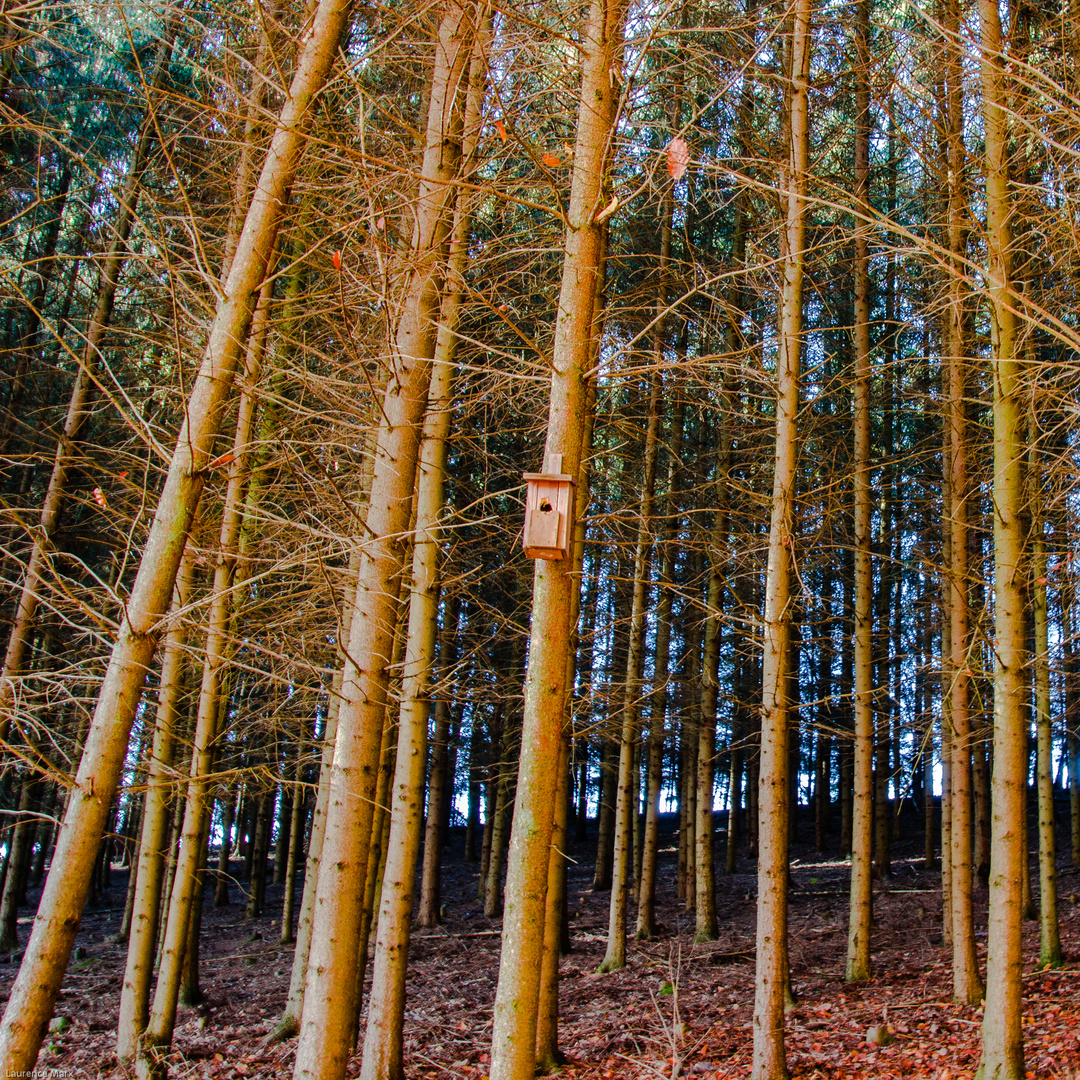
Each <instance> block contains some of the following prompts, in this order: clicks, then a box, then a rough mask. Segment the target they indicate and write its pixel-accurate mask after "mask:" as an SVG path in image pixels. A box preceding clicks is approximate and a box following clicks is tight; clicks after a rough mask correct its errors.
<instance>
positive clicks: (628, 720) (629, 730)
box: [600, 370, 661, 972]
mask: <svg viewBox="0 0 1080 1080" xmlns="http://www.w3.org/2000/svg"><path fill="white" fill-rule="evenodd" d="M660 386H661V382H660V376H659V374H658V373H657V372H656V371H655V370H654V371H652V372H651V373H650V375H649V403H648V412H647V417H648V419H647V422H646V429H645V445H644V447H643V448H642V455H643V469H644V474H643V478H642V484H641V518H640V525H639V527H638V534H637V543H636V545H635V550H634V569H633V574H634V578H633V581H634V590H633V594H632V599H631V602H630V633H629V641H628V643H627V651H626V682H625V684H624V687H623V700H622V732H621V735H620V739H619V779H618V787H617V790H616V801H615V850H614V858H613V860H612V871H611V903H610V905H609V908H608V940H607V951H606V953H605V955H604V959H603V962H602V963H601V964H600V971H601V972H608V971H615V970H617V969H618V968H622V967H625V966H626V920H627V908H628V905H629V900H630V897H629V892H630V877H631V870H632V866H633V857H634V844H633V836H632V829H631V825H632V822H631V818H632V817H636V816H637V810H638V788H639V780H638V770H637V769H636V768H635V767H634V758H635V753H634V750H635V747H636V745H637V743H638V718H639V716H640V714H641V696H642V673H643V671H644V664H645V603H646V598H647V593H648V586H649V580H648V578H649V552H650V550H651V548H652V535H651V534H652V508H653V496H654V494H655V487H656V457H657V453H658V451H659V439H658V433H659V429H660Z"/></svg>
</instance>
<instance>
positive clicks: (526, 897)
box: [490, 0, 625, 1080]
mask: <svg viewBox="0 0 1080 1080" xmlns="http://www.w3.org/2000/svg"><path fill="white" fill-rule="evenodd" d="M624 16H625V7H624V5H623V3H622V0H612V2H610V3H609V2H608V0H592V2H591V4H590V7H589V14H588V17H587V21H586V25H585V27H584V28H583V32H582V35H581V44H580V49H581V57H582V60H581V63H582V75H581V91H580V95H579V99H578V119H577V137H576V145H575V149H574V162H573V170H572V179H571V189H570V201H569V206H568V215H567V216H568V224H569V229H568V231H567V234H566V238H565V247H564V259H563V278H562V288H561V292H560V296H559V305H558V314H557V317H556V323H555V341H554V345H553V357H552V374H551V403H550V411H549V415H548V432H547V442H546V446H545V457H546V456H547V455H560V456H561V463H562V471H564V472H565V473H568V474H569V475H571V476H577V475H578V473H579V470H580V464H581V461H580V458H581V449H582V431H583V425H584V412H585V407H586V398H587V392H586V380H585V369H586V365H587V364H588V363H589V361H590V357H591V355H592V341H593V333H594V319H595V302H594V297H595V294H596V280H597V276H598V275H599V274H600V273H601V272H602V265H601V258H600V256H601V252H602V243H601V231H602V225H598V224H597V223H596V220H595V219H596V215H597V214H598V212H599V211H600V210H601V209H603V207H604V205H605V203H607V201H608V199H607V196H606V193H605V192H604V191H603V178H604V176H605V173H606V163H607V161H608V158H609V154H610V140H611V136H612V130H613V127H614V122H615V109H616V106H617V101H618V90H617V86H618V81H617V79H616V74H617V72H618V70H619V67H620V64H621V56H622V27H623V19H624ZM571 516H572V513H571ZM567 525H568V529H572V527H573V525H574V522H573V521H568V522H567ZM568 535H573V533H572V532H568ZM572 569H573V560H571V559H561V560H557V561H553V562H544V561H540V562H538V563H537V566H536V574H535V578H534V583H533V619H532V633H531V642H530V648H529V667H528V673H527V676H526V682H525V715H524V725H523V731H522V753H521V765H520V772H519V777H518V800H517V806H516V808H515V812H514V825H513V840H512V842H511V847H510V864H509V871H508V874H507V913H506V916H505V918H504V920H503V940H502V954H501V963H500V967H499V983H498V989H497V991H496V996H495V1016H494V1027H493V1031H492V1050H491V1068H490V1077H491V1080H520V1078H521V1077H528V1076H532V1074H533V1070H534V1066H535V1060H536V1017H537V1005H538V999H539V974H540V966H541V965H540V958H541V955H542V949H543V941H542V928H543V925H544V908H545V900H546V893H547V880H548V870H549V862H550V860H549V851H550V847H551V834H552V829H553V827H554V817H553V814H552V807H551V792H552V791H555V790H556V789H557V785H558V769H559V752H558V751H559V745H560V740H561V739H562V727H563V722H564V717H565V710H566V695H567V689H568V688H567V685H566V671H567V648H568V644H569V641H570V633H571V629H572V628H571V626H570V615H571V609H572V601H571V594H572V591H573V590H574V589H576V588H578V581H577V578H576V577H573V576H572V575H571V573H570V571H571V570H572Z"/></svg>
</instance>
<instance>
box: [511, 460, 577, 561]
mask: <svg viewBox="0 0 1080 1080" xmlns="http://www.w3.org/2000/svg"><path fill="white" fill-rule="evenodd" d="M561 469H562V454H545V455H544V471H543V472H540V473H528V472H527V473H525V474H524V480H525V532H524V535H523V537H522V546H523V547H524V548H525V554H526V555H527V556H528V557H529V558H530V559H565V558H567V557H568V556H569V555H570V496H571V492H572V491H573V488H574V478H573V477H572V476H567V475H566V473H563V472H561V471H560V470H561Z"/></svg>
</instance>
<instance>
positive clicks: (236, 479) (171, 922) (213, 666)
mask: <svg viewBox="0 0 1080 1080" xmlns="http://www.w3.org/2000/svg"><path fill="white" fill-rule="evenodd" d="M272 290H273V281H272V279H271V280H268V281H267V282H266V283H264V285H263V287H262V293H261V295H260V298H259V303H258V308H257V311H256V314H255V317H254V319H253V321H252V328H251V341H250V343H249V345H248V350H247V364H246V371H245V384H246V385H245V389H244V392H243V393H242V394H241V397H240V407H239V411H238V413H237V418H236V432H235V436H234V438H233V444H232V454H231V457H232V460H231V462H230V464H229V480H228V486H227V488H226V492H225V506H224V509H223V511H222V515H221V531H220V536H219V539H218V552H217V564H216V566H215V567H214V581H213V584H212V586H211V591H210V610H209V612H208V614H207V631H206V651H205V655H204V659H203V669H202V686H201V687H200V690H199V707H198V713H197V716H196V720H195V740H194V742H195V744H194V747H193V749H192V754H191V772H190V776H189V777H188V783H187V799H186V804H185V807H184V824H183V829H182V832H181V839H180V850H179V851H178V852H177V855H176V872H175V875H174V877H173V887H172V893H171V896H170V898H169V909H168V921H167V923H166V927H165V943H164V946H163V948H162V954H161V957H160V961H159V964H158V981H157V988H156V990H155V993H154V1004H153V1008H152V1010H151V1013H150V1016H149V1018H148V1020H147V1024H146V1028H145V1030H144V1031H143V1033H142V1037H141V1038H140V1040H139V1049H138V1053H137V1065H138V1071H139V1074H140V1075H150V1074H154V1075H158V1074H160V1073H161V1072H162V1069H163V1066H162V1064H161V1062H162V1059H163V1057H164V1052H165V1051H166V1050H167V1048H168V1047H169V1045H170V1044H171V1043H172V1035H173V1028H174V1026H175V1024H176V1006H177V1000H178V995H179V993H180V979H181V973H182V970H183V964H184V959H185V956H186V954H187V951H188V949H187V941H188V937H189V923H190V921H191V918H192V907H193V905H194V904H196V903H198V902H200V901H201V898H202V886H203V877H202V875H201V874H200V868H201V864H202V862H203V861H204V858H205V853H204V850H203V849H204V848H205V846H206V839H207V834H208V831H209V825H210V822H209V815H210V808H211V806H212V805H213V802H212V799H211V798H210V796H209V790H208V789H209V785H210V779H211V776H212V773H213V767H214V755H215V752H216V748H217V738H218V731H219V725H220V721H221V718H222V716H223V714H224V711H225V700H226V699H227V695H223V693H222V683H223V676H224V672H225V664H226V649H227V647H228V639H229V635H228V629H229V612H230V609H231V606H232V595H233V593H232V586H233V571H234V569H235V567H236V544H237V539H238V538H239V534H240V522H241V510H242V506H243V491H244V484H245V482H246V480H247V475H248V460H249V457H250V444H251V433H252V428H253V426H254V420H255V387H256V386H257V385H258V382H259V377H260V374H261V372H262V359H263V354H264V351H265V346H266V334H267V329H268V321H269V306H270V294H271V292H272ZM264 798H265V797H264ZM261 804H262V802H261V801H260V805H261ZM252 839H253V841H254V840H255V837H253V838H252ZM256 846H257V844H256ZM264 861H265V860H264Z"/></svg>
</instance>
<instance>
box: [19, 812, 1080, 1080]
mask: <svg viewBox="0 0 1080 1080" xmlns="http://www.w3.org/2000/svg"><path fill="white" fill-rule="evenodd" d="M666 843H667V849H666V850H665V851H664V853H663V855H662V862H661V870H660V881H659V885H658V892H657V895H658V905H657V918H658V921H659V922H660V923H662V924H663V928H662V929H661V931H660V933H659V934H658V936H657V937H656V938H654V939H653V940H651V941H647V942H631V943H630V945H629V947H628V965H627V967H626V968H625V969H623V970H622V971H618V972H615V973H613V974H611V975H604V976H599V975H596V974H595V972H596V969H597V967H598V966H599V964H600V961H601V959H602V958H603V954H604V946H605V936H606V932H607V911H608V894H607V893H593V892H590V891H589V886H590V885H591V882H592V869H591V867H590V865H589V864H590V863H591V861H592V858H593V853H594V844H593V843H592V841H590V842H589V843H587V844H586V843H582V844H579V845H576V846H575V847H574V848H573V849H572V850H571V852H570V854H571V856H572V857H573V858H574V859H577V860H579V861H578V862H577V863H575V864H573V865H571V868H570V909H571V930H572V939H573V951H572V952H571V953H570V954H569V955H568V956H566V957H564V958H563V961H562V968H561V986H560V1005H561V1031H560V1045H561V1047H562V1049H563V1051H564V1053H565V1054H566V1055H567V1057H568V1059H569V1061H568V1064H567V1067H566V1068H565V1069H564V1070H563V1072H562V1074H561V1075H562V1076H563V1077H565V1078H566V1080H610V1078H620V1080H621V1078H626V1080H646V1078H671V1077H672V1076H673V1074H674V1075H678V1076H691V1077H699V1078H702V1080H722V1078H728V1077H730V1078H733V1080H734V1078H736V1077H746V1076H748V1075H749V1064H750V1054H751V1025H750V1021H751V1015H752V1009H753V978H754V967H753V949H754V939H753V934H754V903H755V901H754V896H755V892H756V877H755V867H754V864H753V862H751V861H749V860H747V859H745V858H740V859H739V861H738V864H737V867H736V870H737V872H736V873H735V874H734V875H732V876H730V877H729V876H725V875H723V874H722V873H721V874H719V875H718V878H717V909H718V912H719V915H720V936H719V940H717V941H715V942H710V943H707V944H701V945H695V944H693V929H694V927H693V915H692V913H687V912H686V911H685V909H684V908H683V905H682V904H681V903H679V902H677V901H676V900H675V899H674V895H673V893H674V878H675V853H674V848H673V847H672V846H671V836H670V834H668V835H667V837H666ZM917 854H918V855H920V856H921V840H919V841H918V846H916V843H915V842H912V843H909V844H904V843H900V844H898V845H897V846H896V847H895V848H894V857H895V861H894V863H893V876H892V879H891V880H890V881H888V882H877V883H875V930H874V938H873V961H874V973H875V974H874V979H873V981H871V982H869V983H867V984H864V985H860V986H857V987H852V986H846V985H845V984H844V982H843V970H844V957H845V950H846V927H847V917H846V905H847V887H848V867H847V865H846V863H844V862H841V861H839V860H838V859H837V858H836V857H835V855H834V856H829V855H825V856H821V855H817V854H816V853H814V852H813V851H812V850H811V849H810V848H809V847H808V846H807V845H801V844H796V845H795V846H794V847H793V850H792V858H793V864H792V881H793V889H792V892H791V904H790V941H791V965H792V979H793V984H794V988H795V992H796V995H797V997H798V1004H797V1006H796V1007H795V1008H794V1009H793V1010H792V1011H791V1012H790V1013H789V1015H788V1023H787V1047H788V1061H789V1065H790V1067H791V1069H792V1073H793V1075H794V1076H796V1077H801V1078H811V1077H817V1078H822V1080H838V1078H845V1080H846V1078H852V1080H854V1078H859V1080H861V1078H863V1077H881V1078H885V1077H913V1078H917V1077H926V1078H933V1080H965V1078H969V1077H971V1075H972V1073H973V1071H974V1068H975V1065H976V1063H977V1060H978V1040H979V1018H980V1013H979V1010H976V1009H972V1008H964V1007H958V1006H954V1005H952V1004H951V1003H950V1000H949V999H950V970H949V954H948V951H947V950H946V949H944V948H943V947H942V946H941V944H940V941H941V933H940V923H941V893H940V888H939V885H940V877H939V875H938V874H937V873H936V872H933V871H927V870H924V869H922V863H921V857H918V858H917V857H916V855H917ZM1033 870H1034V864H1033ZM477 874H478V868H477V867H476V866H475V865H469V864H465V863H463V862H462V860H461V837H460V832H459V831H455V835H454V836H453V837H452V844H451V847H450V848H449V850H448V852H447V856H446V861H445V864H444V870H443V899H444V902H445V906H446V919H445V922H444V924H443V925H442V926H441V927H438V928H437V929H434V930H417V931H416V932H414V935H413V945H412V952H411V961H410V978H409V999H408V1004H407V1012H406V1036H405V1037H406V1050H405V1053H406V1069H407V1074H408V1076H409V1077H410V1078H416V1077H423V1078H442V1080H445V1078H461V1080H466V1078H479V1077H483V1076H485V1075H486V1069H487V1061H488V1056H487V1054H488V1049H489V1043H490V1036H491V1010H492V1002H493V999H494V994H495V983H496V978H497V968H498V950H499V937H498V924H497V922H493V921H489V920H488V919H486V918H484V915H483V906H482V904H481V903H479V902H478V901H477V900H476V886H477ZM126 884H127V873H126V871H124V870H118V869H117V870H114V871H113V874H112V886H111V890H110V892H109V893H108V894H107V895H106V897H105V899H104V903H103V904H102V905H101V906H99V907H98V908H91V909H88V910H87V912H86V914H85V916H84V918H83V923H82V927H81V930H80V934H79V940H78V945H79V946H81V951H80V958H79V959H75V960H73V961H72V963H71V966H70V968H69V971H68V974H67V978H66V979H65V982H64V987H63V991H62V994H61V999H60V1001H59V1003H58V1005H57V1009H56V1016H58V1017H60V1016H62V1017H66V1018H67V1019H68V1020H69V1021H70V1026H69V1027H67V1028H66V1030H64V1031H63V1032H62V1033H60V1034H54V1035H52V1036H50V1041H49V1042H48V1043H47V1044H46V1048H45V1050H43V1052H42V1055H41V1057H40V1059H39V1062H38V1068H39V1069H43V1068H49V1069H58V1070H64V1072H65V1073H66V1074H67V1075H69V1076H71V1077H73V1078H82V1077H98V1076H101V1077H106V1076H113V1075H116V1072H117V1070H116V1064H115V1058H114V1056H113V1050H114V1042H115V1033H116V1015H117V1005H118V1001H119V995H120V986H121V981H122V978H123V969H124V959H125V949H124V948H123V947H122V946H118V945H116V944H114V943H112V942H111V941H110V935H111V934H115V932H116V929H117V927H118V925H119V921H120V917H121V914H122V906H123V900H124V890H125V888H126ZM299 888H300V886H299V885H298V889H299ZM1059 892H1060V896H1061V899H1060V921H1061V930H1062V941H1063V946H1064V949H1065V954H1066V960H1067V963H1066V966H1065V967H1063V968H1062V969H1060V970H1056V971H1045V972H1040V971H1036V970H1035V960H1036V958H1037V955H1038V925H1037V924H1036V923H1028V924H1026V928H1025V957H1026V964H1025V973H1024V990H1025V998H1024V1033H1025V1038H1026V1048H1027V1049H1026V1053H1027V1068H1028V1070H1029V1071H1028V1076H1029V1077H1038V1078H1040V1080H1041V1078H1044V1077H1045V1078H1052V1080H1080V896H1078V895H1076V894H1078V893H1080V875H1076V874H1071V873H1070V872H1069V871H1068V870H1065V871H1063V872H1062V876H1061V878H1060V879H1059ZM232 893H233V901H234V903H233V906H232V907H230V908H224V909H218V910H214V909H213V908H212V907H210V906H209V903H208V906H207V908H206V910H205V915H204V921H203V941H202V950H201V965H202V966H201V985H202V990H203V992H204V995H205V1001H204V1003H203V1004H202V1005H200V1006H199V1007H197V1008H187V1009H181V1012H180V1015H179V1018H178V1023H177V1028H176V1037H175V1040H174V1051H175V1052H174V1055H173V1059H172V1060H173V1067H172V1069H171V1075H172V1076H175V1077H190V1078H192V1080H194V1078H200V1077H215V1078H229V1077H248V1078H269V1077H275V1078H277V1077H282V1076H288V1075H290V1074H291V1071H292V1058H293V1054H294V1052H295V1039H293V1040H290V1041H289V1042H286V1043H284V1044H282V1045H280V1046H275V1047H272V1048H269V1049H264V1048H263V1047H262V1040H263V1038H264V1036H265V1035H266V1034H268V1033H269V1032H270V1031H272V1030H273V1028H274V1027H275V1025H276V1020H277V1018H278V1016H279V1014H280V1012H281V1009H282V1006H283V1005H284V1001H285V995H286V991H287V989H288V982H289V973H290V965H291V961H292V950H291V948H284V947H282V946H280V945H278V944H277V940H278V936H279V925H278V920H279V919H280V912H281V903H282V890H281V887H280V886H276V887H275V886H271V887H270V889H269V890H268V903H267V913H266V914H265V915H264V916H262V917H260V918H258V919H255V920H252V921H246V920H245V919H244V917H243V908H242V906H241V900H242V897H241V890H240V889H239V888H238V887H236V886H234V887H233V889H232ZM32 899H33V900H35V901H36V894H32ZM985 906H986V890H985V888H980V889H979V890H978V891H977V894H976V909H977V911H980V912H984V910H985ZM20 921H21V923H22V924H23V925H21V926H20V934H22V935H25V934H26V933H28V930H29V927H28V925H27V924H28V923H29V922H30V919H29V917H25V918H23V919H22V920H20ZM631 926H632V923H631ZM984 929H985V926H984V925H980V927H979V930H980V931H982V930H984ZM979 940H980V957H982V958H984V957H985V935H984V934H983V933H981V932H980V938H979ZM14 973H15V964H14V963H12V962H10V961H9V962H7V963H4V964H0V998H5V999H6V996H7V993H8V988H9V986H10V983H11V980H12V978H13V977H14ZM882 1024H887V1025H888V1027H889V1028H890V1029H891V1031H892V1034H893V1040H892V1041H891V1042H890V1043H889V1044H888V1045H884V1046H875V1045H871V1044H869V1043H868V1042H867V1034H868V1032H869V1031H870V1029H871V1028H873V1027H875V1026H881V1025H882ZM361 1041H362V1040H361ZM358 1070H359V1059H358V1058H354V1060H353V1062H352V1063H351V1064H350V1069H349V1072H350V1075H355V1074H356V1072H357V1071H358Z"/></svg>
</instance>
